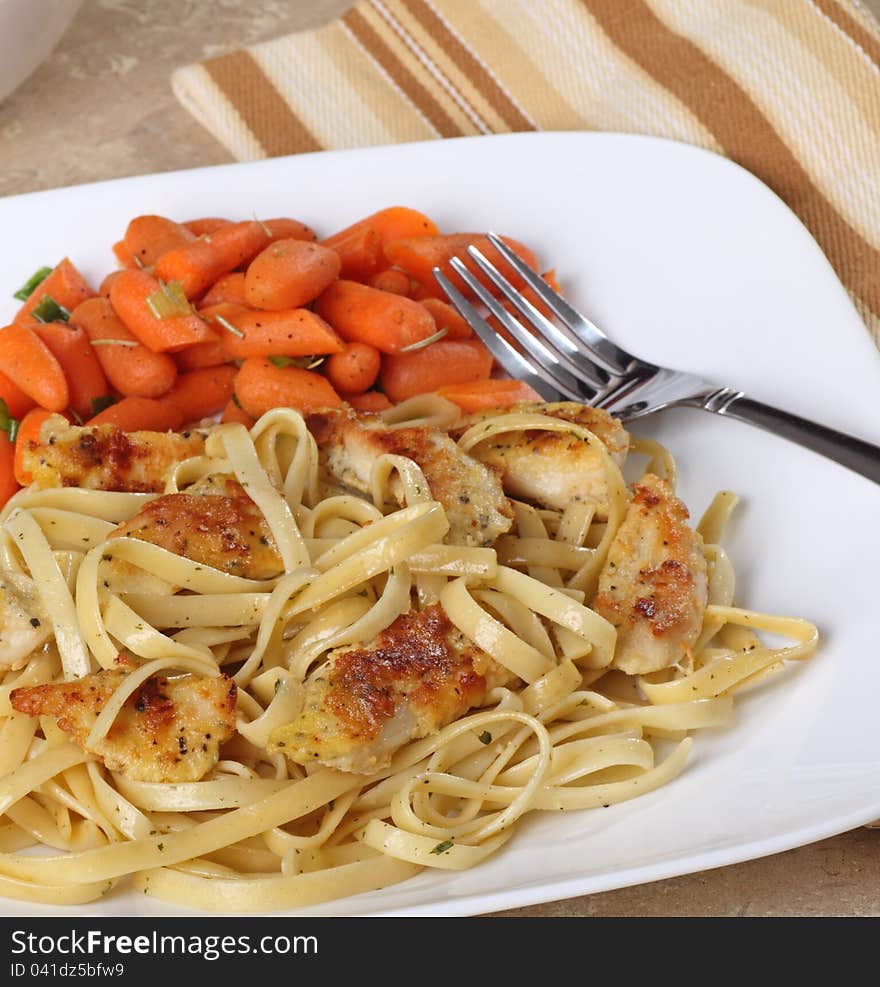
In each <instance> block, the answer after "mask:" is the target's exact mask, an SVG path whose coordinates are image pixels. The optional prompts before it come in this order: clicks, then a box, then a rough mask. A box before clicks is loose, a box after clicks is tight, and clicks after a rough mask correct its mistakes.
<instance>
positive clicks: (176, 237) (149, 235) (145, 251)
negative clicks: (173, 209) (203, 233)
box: [113, 215, 196, 268]
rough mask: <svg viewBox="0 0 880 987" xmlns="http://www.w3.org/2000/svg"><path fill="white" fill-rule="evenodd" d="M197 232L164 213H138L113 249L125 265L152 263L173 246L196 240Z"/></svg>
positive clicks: (149, 265) (146, 264) (148, 264)
mask: <svg viewBox="0 0 880 987" xmlns="http://www.w3.org/2000/svg"><path fill="white" fill-rule="evenodd" d="M195 238H196V235H195V233H192V232H191V231H190V230H188V229H187V228H186V227H185V226H181V224H180V223H175V222H174V220H173V219H166V218H165V217H164V216H153V215H148V216H135V218H134V219H133V220H132V221H131V222H130V223H129V224H128V228H127V229H126V231H125V236H124V237H123V238H122V240H121V241H120V242H119V243H117V244H114V246H113V253H114V254H116V257H117V259H118V260H119V262H120V263H121V264H122V265H123V267H140V268H144V267H151V266H152V265H153V264H155V263H156V261H157V260H158V259H159V258H160V257H161V256H162V254H167V253H168V251H169V250H174V249H175V248H177V247H182V246H183V245H184V244H186V243H192V241H193V240H195Z"/></svg>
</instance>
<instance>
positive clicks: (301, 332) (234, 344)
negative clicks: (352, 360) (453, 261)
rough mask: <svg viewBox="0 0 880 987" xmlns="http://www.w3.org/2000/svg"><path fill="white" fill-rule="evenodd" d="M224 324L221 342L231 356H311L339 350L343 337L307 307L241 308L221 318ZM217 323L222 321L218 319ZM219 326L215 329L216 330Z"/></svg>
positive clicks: (341, 346)
mask: <svg viewBox="0 0 880 987" xmlns="http://www.w3.org/2000/svg"><path fill="white" fill-rule="evenodd" d="M224 321H225V322H226V323H227V324H228V325H231V326H232V329H231V330H230V329H229V328H228V327H227V328H226V329H225V331H224V332H222V333H221V342H222V344H223V347H224V349H225V350H226V352H227V353H228V354H229V356H230V357H231V358H232V359H235V360H240V359H244V358H246V357H249V356H315V355H324V354H327V353H340V352H341V351H342V348H343V346H344V343H343V341H342V340H341V339H340V338H339V336H337V335H336V333H335V332H334V331H333V329H331V328H330V326H329V325H327V323H326V322H325V321H324V320H323V319H322V318H321V316H319V315H315V313H314V312H312V311H310V310H309V309H307V308H292V309H289V310H287V311H284V312H260V311H254V310H253V309H245V310H243V311H241V312H239V313H238V314H236V315H229V316H228V317H227V318H226V319H225V320H224ZM219 324H220V325H221V326H222V325H223V323H222V322H221V323H219ZM219 331H220V330H218V332H219Z"/></svg>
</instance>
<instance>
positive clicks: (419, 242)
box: [385, 233, 537, 300]
mask: <svg viewBox="0 0 880 987" xmlns="http://www.w3.org/2000/svg"><path fill="white" fill-rule="evenodd" d="M502 239H503V240H504V242H505V243H506V244H507V245H508V246H509V247H511V248H512V249H513V251H514V252H515V253H516V254H517V256H519V257H521V258H522V259H523V260H524V261H525V262H526V263H527V264H528V265H529V266H530V267H535V268H536V267H537V261H536V260H535V255H534V254H533V253H532V251H531V250H529V248H528V247H526V246H524V245H523V244H521V243H519V242H518V241H517V240H512V239H511V238H510V237H502ZM470 246H473V247H477V249H478V250H480V252H481V253H482V254H483V255H484V256H485V257H486V259H487V260H488V261H490V262H491V263H492V264H495V266H496V267H498V268H499V270H500V271H501V273H502V274H504V275H505V276H507V277H508V280H509V281H510V282H511V283H512V284H513V285H514V287H517V288H518V287H520V286H521V285H522V284H523V280H522V278H521V277H519V275H517V274H516V273H515V272H514V271H513V270H512V269H511V267H510V265H509V264H507V263H506V261H504V260H503V259H502V258H501V255H500V254H499V253H498V251H497V250H496V249H495V248H494V247H493V246H492V244H491V243H490V242H489V240H488V239H487V237H486V236H485V235H484V234H482V233H455V234H452V235H451V236H431V237H412V238H410V239H406V240H403V239H402V240H394V241H392V242H391V243H389V244H387V245H386V247H385V256H386V257H387V258H388V261H389V262H390V263H391V264H393V265H394V266H395V267H400V268H403V270H404V271H406V273H407V274H409V275H410V277H412V278H414V279H415V280H416V281H418V282H419V284H420V285H421V288H422V290H423V291H425V292H427V293H428V294H430V295H433V296H434V297H435V298H440V299H441V300H442V299H444V298H445V296H444V294H443V291H442V289H441V288H440V286H439V285H438V284H437V283H436V281H435V280H434V276H433V274H432V271H433V269H434V268H435V267H439V268H440V269H441V270H442V271H443V273H444V274H446V276H447V277H449V278H450V279H451V280H452V282H453V283H454V284H455V286H456V287H457V288H458V289H459V290H460V291H462V292H464V293H465V294H466V295H467V296H468V297H472V295H471V293H470V291H469V289H467V288H466V286H465V285H464V283H463V282H462V280H461V279H460V278H459V277H458V275H457V274H455V273H454V271H453V270H452V268H451V267H450V266H449V261H450V259H451V258H452V257H460V258H461V259H462V260H463V261H464V263H465V266H466V267H467V268H468V270H470V271H472V272H473V273H474V274H475V275H476V276H477V277H478V279H479V281H480V282H481V283H482V284H485V285H486V287H488V288H490V289H491V290H492V292H493V293H496V294H497V291H496V289H495V288H494V286H493V285H491V282H489V281H488V279H487V278H486V277H485V275H483V274H482V273H481V272H480V269H479V268H478V267H477V266H476V264H475V263H474V262H473V261H472V260H471V259H470V257H469V256H468V254H467V248H468V247H470Z"/></svg>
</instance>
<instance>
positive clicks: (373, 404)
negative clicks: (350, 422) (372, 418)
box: [339, 391, 392, 412]
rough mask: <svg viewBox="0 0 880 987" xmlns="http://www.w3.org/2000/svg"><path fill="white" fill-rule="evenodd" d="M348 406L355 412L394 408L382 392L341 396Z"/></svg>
mask: <svg viewBox="0 0 880 987" xmlns="http://www.w3.org/2000/svg"><path fill="white" fill-rule="evenodd" d="M339 396H340V397H341V398H342V400H343V401H345V402H346V404H350V405H351V406H352V408H354V410H355V411H372V412H376V411H385V410H386V409H387V408H390V407H392V404H391V402H390V401H389V400H388V398H387V397H386V396H385V395H384V394H383V393H382V392H381V391H365V392H364V393H363V394H340V395H339Z"/></svg>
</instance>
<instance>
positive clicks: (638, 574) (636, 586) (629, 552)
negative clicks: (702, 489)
mask: <svg viewBox="0 0 880 987" xmlns="http://www.w3.org/2000/svg"><path fill="white" fill-rule="evenodd" d="M687 519H688V510H687V508H686V507H685V505H684V504H683V503H682V502H681V501H680V500H679V499H678V498H677V497H675V496H674V495H673V493H672V490H671V488H670V486H669V484H668V483H667V482H666V480H661V479H660V478H659V477H656V476H653V475H652V474H646V475H645V476H643V477H642V479H641V480H640V481H639V483H638V484H637V485H636V486H635V488H634V495H633V499H632V501H631V502H630V505H629V508H628V509H627V512H626V516H625V518H624V520H623V523H622V524H621V526H620V528H619V530H618V532H617V535H616V537H615V539H614V541H613V542H612V544H611V549H610V551H609V552H608V558H607V560H606V561H605V566H604V568H603V569H602V572H601V574H600V576H599V593H598V595H597V596H596V598H595V599H594V600H593V604H592V605H593V609H594V610H595V611H596V612H597V613H600V614H601V615H602V616H603V617H605V618H606V620H608V621H610V622H611V623H612V624H614V626H615V627H616V628H617V646H616V648H615V652H614V662H613V664H614V667H615V668H620V669H622V670H623V671H624V672H627V673H628V674H629V675H642V674H645V673H646V672H655V671H657V670H658V669H661V668H667V667H668V666H669V665H673V664H674V663H675V662H677V661H680V660H681V659H682V658H684V657H685V656H686V655H687V654H688V652H689V650H690V648H691V647H692V646H693V645H694V643H695V641H696V640H697V637H698V636H699V633H700V628H701V627H702V624H703V614H704V612H705V610H706V603H707V599H708V590H707V570H706V560H705V557H704V556H703V540H702V538H700V536H699V535H698V534H697V533H696V532H695V531H694V530H693V529H692V528H690V527H688V525H687Z"/></svg>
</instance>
